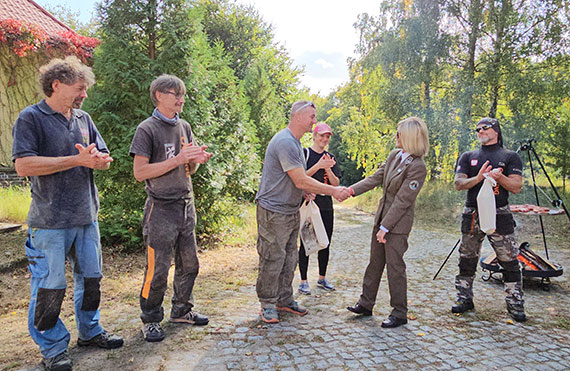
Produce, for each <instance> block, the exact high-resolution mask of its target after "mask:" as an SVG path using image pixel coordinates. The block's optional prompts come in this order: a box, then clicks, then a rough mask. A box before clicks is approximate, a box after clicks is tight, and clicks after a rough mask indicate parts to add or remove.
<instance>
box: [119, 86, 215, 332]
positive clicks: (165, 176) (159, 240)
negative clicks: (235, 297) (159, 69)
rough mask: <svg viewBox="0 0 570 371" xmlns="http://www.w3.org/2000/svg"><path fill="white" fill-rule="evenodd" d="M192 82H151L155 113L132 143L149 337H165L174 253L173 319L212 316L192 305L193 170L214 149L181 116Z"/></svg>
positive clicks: (201, 321)
mask: <svg viewBox="0 0 570 371" xmlns="http://www.w3.org/2000/svg"><path fill="white" fill-rule="evenodd" d="M185 94H186V87H185V86H184V82H183V81H182V80H180V79H179V78H178V77H176V76H171V75H161V76H159V77H158V78H156V79H155V80H154V81H153V82H152V83H151V85H150V98H151V100H152V102H153V104H154V105H155V107H156V108H155V110H154V112H153V113H152V116H151V117H149V118H147V119H146V120H144V121H143V122H142V123H140V124H139V126H138V127H137V130H136V132H135V135H134V137H133V141H132V144H131V148H130V153H131V156H133V157H134V163H133V173H134V176H135V178H136V180H138V181H139V182H142V181H143V180H144V181H145V183H146V193H147V195H148V197H147V200H146V204H145V208H144V216H143V237H144V244H145V246H146V256H147V264H146V270H145V274H144V280H143V286H142V289H141V293H140V298H139V299H140V307H141V311H142V314H141V320H142V322H143V328H142V333H143V337H144V339H145V340H146V341H149V342H157V341H161V340H163V339H164V331H163V330H162V327H161V326H160V322H161V321H162V319H163V318H164V309H163V307H162V300H163V298H164V293H165V292H166V287H167V279H168V271H169V269H170V264H171V261H172V253H174V262H175V271H174V284H173V286H174V294H173V296H172V308H171V310H170V322H174V323H185V324H190V325H206V324H208V318H207V317H205V316H203V315H201V314H199V313H198V312H196V311H194V310H192V308H193V307H194V298H193V295H192V291H193V288H194V281H195V279H196V276H197V275H198V266H199V264H198V255H197V253H196V235H195V233H194V227H195V226H196V210H195V208H194V194H193V191H192V179H191V178H190V175H191V174H194V173H195V172H196V170H197V169H198V166H199V164H204V163H206V162H207V161H208V160H209V159H210V157H212V154H211V153H208V152H206V148H207V147H206V146H199V145H197V144H196V141H195V138H194V135H193V133H192V129H191V128H190V124H189V123H188V122H186V121H185V120H183V119H181V118H180V117H179V115H180V113H181V112H182V107H183V106H184V97H185Z"/></svg>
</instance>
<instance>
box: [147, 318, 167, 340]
mask: <svg viewBox="0 0 570 371" xmlns="http://www.w3.org/2000/svg"><path fill="white" fill-rule="evenodd" d="M142 333H143V337H144V339H145V340H146V341H148V342H150V343H155V342H157V341H162V340H164V331H163V330H162V327H160V323H158V322H149V323H145V324H144V325H143V327H142Z"/></svg>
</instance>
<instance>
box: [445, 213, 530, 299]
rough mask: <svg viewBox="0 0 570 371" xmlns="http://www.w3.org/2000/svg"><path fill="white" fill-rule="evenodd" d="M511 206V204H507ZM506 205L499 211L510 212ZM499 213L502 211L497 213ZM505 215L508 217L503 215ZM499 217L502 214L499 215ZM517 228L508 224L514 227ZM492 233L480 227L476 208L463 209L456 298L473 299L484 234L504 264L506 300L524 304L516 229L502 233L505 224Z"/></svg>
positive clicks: (508, 229)
mask: <svg viewBox="0 0 570 371" xmlns="http://www.w3.org/2000/svg"><path fill="white" fill-rule="evenodd" d="M507 207H508V206H507ZM507 212H508V210H505V208H499V209H497V214H499V213H502V216H505V215H507ZM498 216H499V215H498ZM508 217H510V219H507V223H509V220H510V221H512V216H511V215H510V212H508ZM502 219H505V218H502ZM498 220H499V218H498ZM513 228H514V222H513V225H512V227H509V228H506V230H507V231H511V230H513ZM497 229H498V230H497V231H495V232H494V233H493V234H490V235H486V234H485V232H483V231H481V229H480V228H479V220H478V214H477V212H476V211H475V210H474V209H473V208H467V207H466V208H465V209H464V210H463V221H462V226H461V232H462V235H461V245H460V247H459V274H458V275H457V276H456V277H455V288H456V289H457V299H458V300H460V301H464V300H472V299H473V282H474V280H475V272H476V271H477V263H478V262H479V257H480V254H481V246H482V244H483V240H484V239H485V236H487V238H488V240H489V243H490V244H491V246H492V247H493V250H495V254H496V255H497V259H498V261H499V264H500V265H501V268H503V281H504V288H505V294H506V296H505V301H506V302H507V304H509V305H523V304H524V300H523V291H522V275H521V269H520V265H519V261H518V259H517V256H518V255H519V248H518V246H517V241H516V239H515V237H514V234H513V233H509V234H500V232H501V230H499V229H503V230H504V229H505V228H499V227H498V228H497Z"/></svg>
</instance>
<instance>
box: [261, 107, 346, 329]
mask: <svg viewBox="0 0 570 371" xmlns="http://www.w3.org/2000/svg"><path fill="white" fill-rule="evenodd" d="M316 123H317V119H316V107H315V105H314V103H312V102H309V101H303V100H302V101H298V102H295V103H293V106H292V107H291V114H290V118H289V125H288V126H287V127H286V128H285V129H283V130H281V131H279V132H278V133H277V134H275V135H274V136H273V138H272V139H271V141H270V142H269V145H268V146H267V150H266V152H265V160H264V163H263V172H262V175H261V183H260V185H259V191H258V192H257V196H256V201H257V232H258V237H257V252H258V254H259V273H258V277H257V285H256V290H257V296H258V298H259V301H260V303H261V310H260V315H261V319H262V320H263V321H264V322H267V323H278V322H279V313H278V311H281V312H289V313H293V314H297V315H301V316H303V315H305V314H307V312H308V311H307V309H306V308H304V307H303V306H301V305H299V304H298V303H297V302H296V301H295V300H294V299H293V286H292V283H293V275H294V272H295V268H296V267H297V261H298V258H299V256H298V253H297V239H298V235H299V223H300V218H299V208H300V206H301V203H302V201H303V191H305V194H306V196H307V197H309V198H310V197H312V198H314V194H325V195H329V196H333V197H335V198H336V199H337V200H339V201H343V200H345V199H347V198H348V197H350V191H349V190H348V189H347V188H345V187H333V186H330V185H327V184H324V183H320V182H319V181H317V180H315V179H313V178H311V177H310V176H308V175H307V174H306V172H305V171H306V169H305V166H306V165H305V159H304V155H303V147H302V145H301V142H300V139H301V137H302V136H303V134H305V133H308V132H310V131H311V130H312V128H313V125H314V124H316Z"/></svg>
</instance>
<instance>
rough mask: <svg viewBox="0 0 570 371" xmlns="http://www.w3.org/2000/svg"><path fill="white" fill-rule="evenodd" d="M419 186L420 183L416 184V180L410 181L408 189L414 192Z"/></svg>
mask: <svg viewBox="0 0 570 371" xmlns="http://www.w3.org/2000/svg"><path fill="white" fill-rule="evenodd" d="M419 185H420V183H418V181H417V180H412V181H411V182H410V189H411V190H412V191H415V190H416V189H418V187H419Z"/></svg>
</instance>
